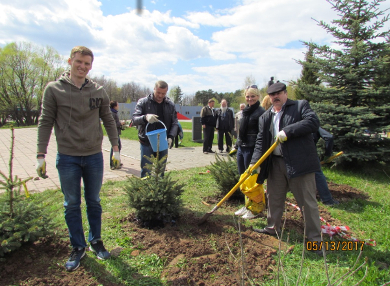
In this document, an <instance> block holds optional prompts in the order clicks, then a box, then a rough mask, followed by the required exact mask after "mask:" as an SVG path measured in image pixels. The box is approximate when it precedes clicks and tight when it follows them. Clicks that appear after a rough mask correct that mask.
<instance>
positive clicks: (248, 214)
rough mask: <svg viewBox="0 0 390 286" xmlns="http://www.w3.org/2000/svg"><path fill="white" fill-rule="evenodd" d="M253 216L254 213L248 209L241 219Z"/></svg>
mask: <svg viewBox="0 0 390 286" xmlns="http://www.w3.org/2000/svg"><path fill="white" fill-rule="evenodd" d="M255 217H256V215H254V214H253V213H252V212H251V211H250V210H247V211H246V213H245V214H244V215H243V216H242V218H243V219H252V218H255Z"/></svg>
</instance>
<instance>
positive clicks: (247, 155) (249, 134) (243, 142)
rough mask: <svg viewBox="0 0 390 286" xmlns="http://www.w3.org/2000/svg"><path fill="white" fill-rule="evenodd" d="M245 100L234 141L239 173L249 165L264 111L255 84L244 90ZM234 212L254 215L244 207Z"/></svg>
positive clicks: (249, 216)
mask: <svg viewBox="0 0 390 286" xmlns="http://www.w3.org/2000/svg"><path fill="white" fill-rule="evenodd" d="M245 100H246V102H247V103H248V105H247V106H246V107H245V108H244V110H243V111H242V119H241V123H240V129H239V133H238V138H237V143H236V145H237V146H238V151H237V165H238V173H239V174H240V175H241V174H243V173H244V172H245V171H246V169H247V168H248V167H249V165H250V162H251V159H252V155H253V151H254V149H255V143H256V137H257V133H259V117H260V116H261V115H262V114H263V113H264V108H262V107H261V106H260V101H259V90H258V89H257V86H256V85H252V86H250V87H248V88H247V89H246V90H245ZM235 214H236V215H242V217H243V218H244V219H251V218H254V217H255V216H254V215H253V214H252V212H251V211H250V210H248V209H247V208H246V207H243V208H241V209H239V210H238V211H237V212H235Z"/></svg>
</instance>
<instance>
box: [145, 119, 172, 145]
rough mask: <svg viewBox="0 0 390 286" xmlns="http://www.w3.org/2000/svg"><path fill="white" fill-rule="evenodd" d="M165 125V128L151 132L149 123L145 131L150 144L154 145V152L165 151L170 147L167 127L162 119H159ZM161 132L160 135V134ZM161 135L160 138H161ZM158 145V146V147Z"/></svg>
mask: <svg viewBox="0 0 390 286" xmlns="http://www.w3.org/2000/svg"><path fill="white" fill-rule="evenodd" d="M158 122H160V123H161V124H162V125H164V129H157V130H153V131H150V132H147V131H148V126H149V123H148V124H146V127H145V131H146V136H148V139H149V142H150V145H151V146H152V149H153V152H157V151H164V150H167V149H168V140H167V127H166V126H165V124H164V123H163V122H162V121H160V120H159V121H158ZM159 134H160V136H158V135H159ZM159 137H160V140H159ZM157 145H158V147H157Z"/></svg>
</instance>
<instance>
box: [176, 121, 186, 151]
mask: <svg viewBox="0 0 390 286" xmlns="http://www.w3.org/2000/svg"><path fill="white" fill-rule="evenodd" d="M177 124H178V126H179V129H178V130H177V135H176V136H175V148H179V144H180V143H181V140H183V137H184V133H183V128H182V127H181V124H180V122H177ZM179 138H180V140H179Z"/></svg>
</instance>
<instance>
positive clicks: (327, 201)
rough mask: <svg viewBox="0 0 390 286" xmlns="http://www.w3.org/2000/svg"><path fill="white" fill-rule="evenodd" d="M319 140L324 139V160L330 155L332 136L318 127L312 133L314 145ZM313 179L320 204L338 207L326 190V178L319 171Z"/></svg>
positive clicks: (327, 189)
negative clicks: (314, 179)
mask: <svg viewBox="0 0 390 286" xmlns="http://www.w3.org/2000/svg"><path fill="white" fill-rule="evenodd" d="M320 138H322V139H324V141H325V154H324V155H325V159H324V160H326V159H327V158H329V157H330V156H331V155H332V152H333V135H332V134H330V133H329V132H328V131H326V130H325V129H323V128H321V127H320V128H318V131H317V132H315V133H313V139H314V144H316V145H317V143H318V140H320ZM315 177H316V187H317V191H318V194H319V195H320V199H321V201H322V203H323V204H324V205H328V206H333V205H338V204H339V203H340V202H339V201H337V200H334V199H333V197H332V194H331V193H330V191H329V188H328V183H327V182H326V177H325V175H324V173H323V172H322V170H321V169H320V170H319V171H317V172H315Z"/></svg>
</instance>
